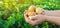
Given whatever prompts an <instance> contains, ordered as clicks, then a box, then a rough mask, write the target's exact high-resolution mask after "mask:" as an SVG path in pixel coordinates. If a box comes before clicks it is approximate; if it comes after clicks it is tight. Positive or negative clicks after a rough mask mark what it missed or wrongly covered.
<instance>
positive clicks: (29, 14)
mask: <svg viewBox="0 0 60 28" xmlns="http://www.w3.org/2000/svg"><path fill="white" fill-rule="evenodd" d="M35 15H36V13H35V12H28V16H29V17H30V16H35Z"/></svg>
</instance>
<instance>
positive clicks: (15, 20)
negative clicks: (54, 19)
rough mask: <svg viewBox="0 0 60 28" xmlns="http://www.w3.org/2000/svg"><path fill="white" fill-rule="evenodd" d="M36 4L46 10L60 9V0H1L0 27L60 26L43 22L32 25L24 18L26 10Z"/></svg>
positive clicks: (48, 27)
mask: <svg viewBox="0 0 60 28" xmlns="http://www.w3.org/2000/svg"><path fill="white" fill-rule="evenodd" d="M31 5H35V6H37V7H40V8H44V9H45V10H59V9H60V0H0V28H60V26H58V25H56V24H53V23H49V22H43V23H41V24H38V25H36V26H31V25H30V24H29V23H27V22H26V21H25V19H24V11H25V10H27V9H28V8H29V6H31Z"/></svg>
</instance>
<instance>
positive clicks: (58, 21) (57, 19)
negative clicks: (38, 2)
mask: <svg viewBox="0 0 60 28" xmlns="http://www.w3.org/2000/svg"><path fill="white" fill-rule="evenodd" d="M45 17H46V21H47V22H51V23H54V24H57V25H60V17H54V16H45Z"/></svg>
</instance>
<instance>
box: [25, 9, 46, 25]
mask: <svg viewBox="0 0 60 28" xmlns="http://www.w3.org/2000/svg"><path fill="white" fill-rule="evenodd" d="M28 13H29V12H28V10H25V11H24V18H25V20H26V22H27V23H29V24H31V25H32V26H34V25H37V24H41V23H42V22H43V21H45V20H46V19H45V15H42V14H38V15H35V16H32V17H31V19H30V18H29V17H28V16H27V15H28Z"/></svg>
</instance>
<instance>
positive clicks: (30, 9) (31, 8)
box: [28, 5, 36, 12]
mask: <svg viewBox="0 0 60 28" xmlns="http://www.w3.org/2000/svg"><path fill="white" fill-rule="evenodd" d="M35 9H36V7H35V6H33V5H32V6H30V7H29V9H28V12H34V11H35Z"/></svg>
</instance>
